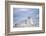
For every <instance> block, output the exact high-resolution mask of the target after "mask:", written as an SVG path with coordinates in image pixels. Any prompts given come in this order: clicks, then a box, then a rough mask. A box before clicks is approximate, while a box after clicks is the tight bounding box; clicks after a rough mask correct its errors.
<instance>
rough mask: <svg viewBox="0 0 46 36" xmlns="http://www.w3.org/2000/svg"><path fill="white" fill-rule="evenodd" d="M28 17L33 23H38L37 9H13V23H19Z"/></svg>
mask: <svg viewBox="0 0 46 36" xmlns="http://www.w3.org/2000/svg"><path fill="white" fill-rule="evenodd" d="M28 16H30V17H32V18H33V21H34V23H39V9H36V8H13V23H14V24H15V23H21V21H23V20H25V19H27V17H28Z"/></svg>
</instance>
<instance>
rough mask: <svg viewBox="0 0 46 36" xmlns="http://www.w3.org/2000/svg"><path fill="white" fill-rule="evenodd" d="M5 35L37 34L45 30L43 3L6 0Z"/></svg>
mask: <svg viewBox="0 0 46 36" xmlns="http://www.w3.org/2000/svg"><path fill="white" fill-rule="evenodd" d="M5 4H6V6H5V16H6V17H5V19H6V20H5V22H6V25H5V26H6V28H5V29H6V30H5V32H6V35H11V34H12V35H18V34H37V33H44V32H45V4H44V3H34V2H20V1H6V3H5Z"/></svg>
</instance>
